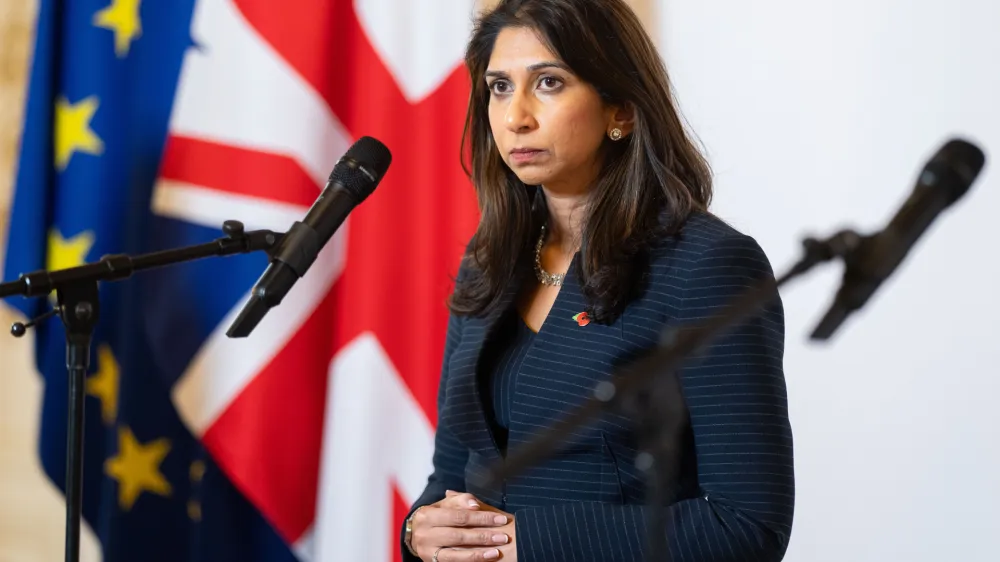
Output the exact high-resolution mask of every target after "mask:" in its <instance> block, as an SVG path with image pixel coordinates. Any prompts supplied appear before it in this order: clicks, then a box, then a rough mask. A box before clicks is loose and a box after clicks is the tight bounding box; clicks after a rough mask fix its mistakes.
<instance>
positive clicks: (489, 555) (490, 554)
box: [483, 548, 500, 560]
mask: <svg viewBox="0 0 1000 562" xmlns="http://www.w3.org/2000/svg"><path fill="white" fill-rule="evenodd" d="M483 558H485V559H487V560H493V559H494V558H500V551H499V550H497V549H495V548H494V549H492V550H487V551H486V554H483Z"/></svg>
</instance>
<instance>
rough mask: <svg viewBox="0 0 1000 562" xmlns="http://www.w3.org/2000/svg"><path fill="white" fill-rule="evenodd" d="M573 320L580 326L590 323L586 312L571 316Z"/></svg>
mask: <svg viewBox="0 0 1000 562" xmlns="http://www.w3.org/2000/svg"><path fill="white" fill-rule="evenodd" d="M573 320H576V323H577V324H579V325H581V326H586V325H587V324H590V315H588V314H587V313H586V312H581V313H579V314H577V315H575V316H573Z"/></svg>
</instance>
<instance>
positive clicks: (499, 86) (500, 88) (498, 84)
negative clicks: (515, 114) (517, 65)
mask: <svg viewBox="0 0 1000 562" xmlns="http://www.w3.org/2000/svg"><path fill="white" fill-rule="evenodd" d="M508 86H509V84H507V82H506V81H504V80H496V81H494V82H493V83H492V84H490V91H491V92H493V93H494V94H504V93H506V90H505V88H507V87H508Z"/></svg>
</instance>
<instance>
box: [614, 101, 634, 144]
mask: <svg viewBox="0 0 1000 562" xmlns="http://www.w3.org/2000/svg"><path fill="white" fill-rule="evenodd" d="M611 109H612V115H611V123H610V124H609V125H608V130H609V131H610V130H611V129H615V128H617V129H621V131H622V136H628V135H630V134H632V131H633V130H634V129H635V106H634V105H632V104H631V103H626V104H625V105H623V106H613V107H612V108H611Z"/></svg>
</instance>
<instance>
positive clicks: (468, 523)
mask: <svg viewBox="0 0 1000 562" xmlns="http://www.w3.org/2000/svg"><path fill="white" fill-rule="evenodd" d="M507 523H508V521H507V516H505V515H500V514H497V513H495V512H492V511H473V510H469V509H450V508H445V507H433V508H426V509H421V510H418V511H417V512H416V513H415V514H414V515H413V529H414V533H416V532H417V531H418V530H420V529H428V528H431V527H502V526H504V525H506V524H507Z"/></svg>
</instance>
